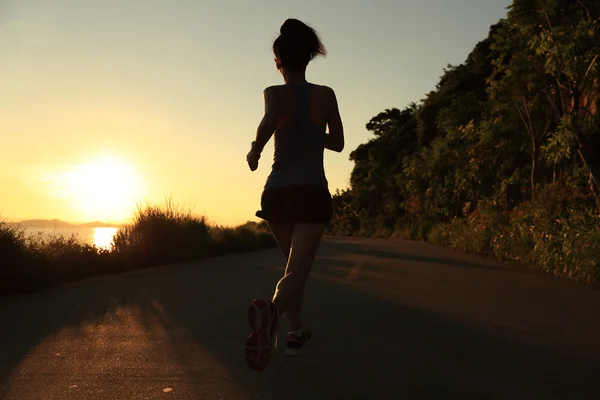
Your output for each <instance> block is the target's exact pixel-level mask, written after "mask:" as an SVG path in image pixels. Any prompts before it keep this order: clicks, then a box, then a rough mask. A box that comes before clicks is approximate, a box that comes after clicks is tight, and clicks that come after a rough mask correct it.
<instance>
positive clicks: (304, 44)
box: [273, 19, 327, 71]
mask: <svg viewBox="0 0 600 400" xmlns="http://www.w3.org/2000/svg"><path fill="white" fill-rule="evenodd" d="M280 33H281V34H280V35H279V37H278V38H277V39H276V40H275V42H274V43H273V53H275V57H276V60H277V67H278V68H284V69H287V70H290V71H295V70H301V69H304V68H306V66H307V65H308V63H309V62H310V61H311V60H312V59H313V58H315V57H316V56H318V55H322V56H324V55H326V54H327V50H325V46H324V45H323V43H322V42H321V40H320V39H319V35H318V34H317V32H316V31H315V30H314V29H312V28H311V27H309V26H308V25H306V24H305V23H303V22H301V21H299V20H297V19H287V20H286V21H285V22H284V23H283V25H282V26H281V29H280Z"/></svg>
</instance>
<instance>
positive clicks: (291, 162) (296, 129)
mask: <svg viewBox="0 0 600 400" xmlns="http://www.w3.org/2000/svg"><path fill="white" fill-rule="evenodd" d="M268 90H270V91H272V92H273V93H272V95H273V96H274V97H275V99H276V101H277V102H278V103H279V107H278V109H279V113H280V115H279V117H278V122H277V129H276V130H275V153H274V157H273V158H274V160H273V161H274V162H273V167H272V172H271V174H270V175H269V178H268V179H267V183H266V185H265V188H275V187H287V186H294V185H317V186H320V187H323V188H325V189H327V188H328V184H327V179H326V177H325V171H324V168H323V152H324V149H325V135H326V132H325V129H326V126H327V118H328V115H329V114H330V109H331V103H330V99H329V96H328V95H329V92H330V91H331V89H329V88H327V87H325V86H319V85H313V84H311V83H308V82H302V83H298V84H291V83H288V84H285V85H280V86H273V87H271V88H269V89H268Z"/></svg>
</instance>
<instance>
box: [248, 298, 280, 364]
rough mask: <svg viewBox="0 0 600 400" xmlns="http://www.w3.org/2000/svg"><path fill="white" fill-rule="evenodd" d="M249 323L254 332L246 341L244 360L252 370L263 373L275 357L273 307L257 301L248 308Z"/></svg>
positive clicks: (264, 301) (259, 300)
mask: <svg viewBox="0 0 600 400" xmlns="http://www.w3.org/2000/svg"><path fill="white" fill-rule="evenodd" d="M248 322H249V323H250V328H251V329H252V332H251V333H250V336H248V339H247V340H246V346H245V347H244V358H245V360H246V363H247V364H248V365H249V366H250V368H252V369H254V370H256V371H263V370H264V369H265V368H266V367H267V364H268V363H269V361H270V360H271V356H272V355H273V347H272V345H271V324H272V323H271V305H270V304H269V302H268V301H266V300H263V299H256V300H254V301H252V303H250V305H249V306H248Z"/></svg>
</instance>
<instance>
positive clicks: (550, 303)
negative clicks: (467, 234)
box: [0, 238, 600, 400]
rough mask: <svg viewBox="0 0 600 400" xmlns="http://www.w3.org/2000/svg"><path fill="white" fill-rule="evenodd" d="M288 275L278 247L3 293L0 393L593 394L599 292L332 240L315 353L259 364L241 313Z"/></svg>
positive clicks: (313, 298)
mask: <svg viewBox="0 0 600 400" xmlns="http://www.w3.org/2000/svg"><path fill="white" fill-rule="evenodd" d="M281 273H282V256H281V255H280V254H279V252H278V251H277V250H275V249H273V250H266V251H261V252H257V253H251V254H239V255H232V256H227V257H222V258H216V259H209V260H205V261H202V262H199V263H194V264H190V265H181V266H176V267H168V268H159V269H154V270H150V271H144V272H139V273H134V274H130V275H126V276H117V277H108V278H100V279H94V280H90V281H86V282H81V283H77V284H73V285H70V286H68V287H65V288H61V289H59V290H53V291H48V292H44V293H38V294H34V295H27V296H20V297H14V298H5V299H0V315H1V317H2V325H1V329H0V398H1V399H15V400H30V399H35V400H42V399H94V400H103V399H111V400H112V399H208V400H216V399H235V400H247V399H248V400H249V399H255V400H258V399H285V400H295V399H302V400H308V399H327V400H333V399H394V400H396V399H449V398H453V399H454V398H456V399H528V400H530V399H544V400H546V399H597V398H598V396H599V395H598V392H599V390H600V388H598V384H597V382H598V379H599V378H598V376H599V373H600V313H599V312H598V311H599V310H600V290H598V289H597V288H591V287H585V286H582V285H578V284H575V283H573V282H568V281H563V280H558V279H554V278H551V277H547V276H541V275H539V274H538V273H536V272H533V271H531V270H527V269H524V268H522V267H514V266H509V265H502V264H498V263H496V262H493V261H491V260H487V259H484V258H480V257H474V256H467V255H463V254H461V253H456V252H453V251H451V250H448V249H444V248H440V247H436V246H432V245H429V244H424V243H413V242H404V241H388V240H366V239H339V238H327V239H326V240H325V241H324V243H323V245H322V247H321V250H320V254H319V257H318V260H317V261H316V264H315V269H314V273H313V275H312V280H311V282H310V283H309V286H308V288H307V290H308V292H307V295H306V307H305V308H306V314H307V322H309V323H310V326H311V327H312V329H313V331H314V335H315V339H316V344H315V346H314V347H313V348H312V349H311V353H309V354H306V355H305V356H303V357H301V358H295V359H285V357H283V355H282V353H281V352H280V354H279V355H278V357H277V358H276V359H274V361H273V362H272V364H271V365H270V367H269V369H268V370H267V371H266V372H263V373H256V372H254V371H252V370H250V369H248V368H247V367H246V365H245V363H244V360H243V357H242V347H243V343H244V340H245V338H246V336H247V334H248V327H247V325H246V324H247V322H246V317H245V306H246V304H247V303H248V302H249V300H251V299H252V298H253V297H255V296H268V295H269V294H270V293H271V291H272V289H273V287H274V284H275V282H276V280H277V278H278V277H279V276H280V274H281ZM284 324H285V322H284ZM281 339H283V337H281ZM280 350H282V349H280Z"/></svg>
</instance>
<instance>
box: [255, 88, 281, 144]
mask: <svg viewBox="0 0 600 400" xmlns="http://www.w3.org/2000/svg"><path fill="white" fill-rule="evenodd" d="M263 97H264V98H265V115H264V116H263V118H262V120H261V121H260V124H259V125H258V129H257V130H256V140H255V141H254V142H252V150H253V151H256V152H258V153H261V152H262V151H263V149H264V147H265V146H266V144H267V143H268V142H269V140H270V139H271V136H273V132H275V128H277V122H278V119H279V104H280V102H279V101H278V99H277V92H276V88H275V87H273V86H271V87H268V88H266V89H265V90H264V91H263Z"/></svg>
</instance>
